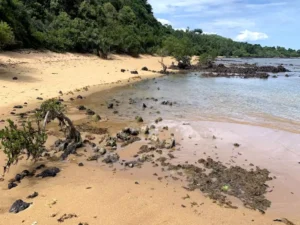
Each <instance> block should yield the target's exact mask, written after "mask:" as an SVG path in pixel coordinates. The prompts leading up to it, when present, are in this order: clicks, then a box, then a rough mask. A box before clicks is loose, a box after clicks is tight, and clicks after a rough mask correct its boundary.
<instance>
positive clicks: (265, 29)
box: [148, 0, 300, 49]
mask: <svg viewBox="0 0 300 225" xmlns="http://www.w3.org/2000/svg"><path fill="white" fill-rule="evenodd" d="M148 2H149V3H150V4H151V5H152V7H153V11H154V14H155V16H156V18H157V19H158V20H160V21H161V22H162V23H167V24H170V25H172V27H173V28H176V29H182V28H186V27H188V26H189V27H190V28H191V29H194V28H201V29H202V30H203V31H204V32H206V33H215V34H218V35H221V36H225V37H229V38H232V39H233V40H236V41H247V42H249V43H257V44H261V45H263V46H283V47H286V48H293V49H300V38H299V36H300V0H272V1H271V0H148Z"/></svg>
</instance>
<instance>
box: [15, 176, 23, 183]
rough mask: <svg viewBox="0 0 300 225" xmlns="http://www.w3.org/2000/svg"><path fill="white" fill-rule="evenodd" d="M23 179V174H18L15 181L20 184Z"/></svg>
mask: <svg viewBox="0 0 300 225" xmlns="http://www.w3.org/2000/svg"><path fill="white" fill-rule="evenodd" d="M22 179H23V177H22V176H21V174H17V175H16V176H15V181H17V182H20V181H21V180H22Z"/></svg>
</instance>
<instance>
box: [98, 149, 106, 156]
mask: <svg viewBox="0 0 300 225" xmlns="http://www.w3.org/2000/svg"><path fill="white" fill-rule="evenodd" d="M106 152H107V151H106V149H105V148H100V150H99V153H100V154H101V155H105V154H106Z"/></svg>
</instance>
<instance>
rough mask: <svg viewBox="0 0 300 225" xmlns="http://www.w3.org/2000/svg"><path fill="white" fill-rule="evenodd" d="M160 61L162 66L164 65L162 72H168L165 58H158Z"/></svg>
mask: <svg viewBox="0 0 300 225" xmlns="http://www.w3.org/2000/svg"><path fill="white" fill-rule="evenodd" d="M158 62H159V63H160V64H161V66H162V68H163V70H162V72H163V73H166V72H167V69H168V67H167V66H166V64H165V63H164V58H163V57H161V60H160V61H159V60H158Z"/></svg>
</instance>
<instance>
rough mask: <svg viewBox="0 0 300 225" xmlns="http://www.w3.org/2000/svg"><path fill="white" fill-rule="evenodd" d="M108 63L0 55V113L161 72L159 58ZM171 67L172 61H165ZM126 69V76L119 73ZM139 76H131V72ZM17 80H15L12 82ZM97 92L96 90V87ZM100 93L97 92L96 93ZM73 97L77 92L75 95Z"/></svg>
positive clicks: (27, 53)
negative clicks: (14, 106)
mask: <svg viewBox="0 0 300 225" xmlns="http://www.w3.org/2000/svg"><path fill="white" fill-rule="evenodd" d="M110 58H111V60H102V59H100V58H99V57H97V56H95V55H89V54H71V53H65V54H59V53H53V52H45V53H42V52H36V51H30V50H26V51H23V52H4V53H1V54H0V74H1V92H0V112H2V113H3V112H7V107H8V106H13V105H14V104H18V105H20V104H23V103H24V102H27V103H28V104H29V105H31V104H33V103H36V102H38V100H37V97H41V98H43V99H49V98H52V97H57V96H59V95H60V94H59V92H60V91H61V92H62V93H68V92H70V91H73V92H75V90H76V89H81V88H83V87H86V86H98V85H103V86H105V87H104V88H109V87H111V86H110V85H112V84H113V83H117V82H122V81H123V82H124V81H125V82H127V81H128V79H130V78H133V80H140V79H142V78H147V77H153V76H159V74H158V73H153V72H150V71H142V70H141V69H142V67H144V66H146V67H147V68H149V70H155V71H160V70H161V65H160V63H159V62H158V61H159V60H161V58H160V57H155V56H146V55H142V56H140V57H139V58H132V57H130V56H120V55H112V56H111V57H110ZM164 61H165V63H166V64H168V65H170V64H171V62H172V59H171V58H170V57H166V58H165V59H164ZM121 69H125V70H126V72H124V73H123V72H121ZM135 70H136V71H138V74H137V75H136V74H131V73H130V72H131V71H135ZM14 77H17V78H18V79H17V80H13V78H14ZM98 88H99V87H98ZM98 90H99V89H98ZM75 93H76V92H75Z"/></svg>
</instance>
